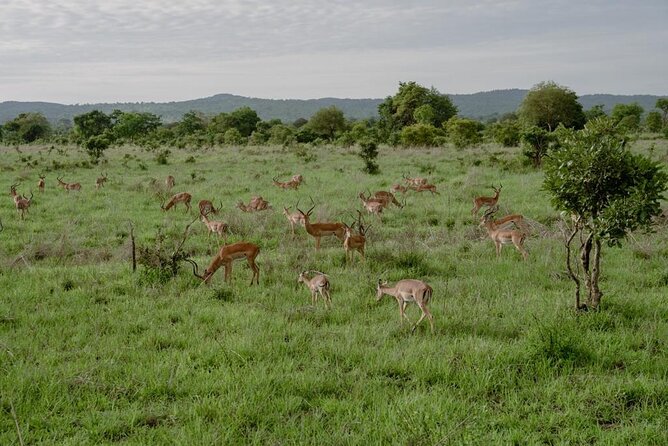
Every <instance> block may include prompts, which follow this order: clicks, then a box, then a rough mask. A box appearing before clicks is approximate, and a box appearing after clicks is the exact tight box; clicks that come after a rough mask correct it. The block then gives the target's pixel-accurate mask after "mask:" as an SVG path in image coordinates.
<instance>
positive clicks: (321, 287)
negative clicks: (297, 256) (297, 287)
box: [297, 271, 332, 308]
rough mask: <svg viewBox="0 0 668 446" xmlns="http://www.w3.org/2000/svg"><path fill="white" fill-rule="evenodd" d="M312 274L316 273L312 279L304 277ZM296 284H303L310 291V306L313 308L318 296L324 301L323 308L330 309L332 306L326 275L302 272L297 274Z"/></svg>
mask: <svg viewBox="0 0 668 446" xmlns="http://www.w3.org/2000/svg"><path fill="white" fill-rule="evenodd" d="M309 272H314V273H316V274H315V275H314V276H313V277H312V278H310V279H309V278H308V277H307V276H306V274H307V273H309ZM297 283H303V284H304V285H306V287H307V288H308V289H309V290H310V291H311V305H313V306H314V307H315V305H316V303H317V302H318V294H320V296H321V297H322V299H323V300H324V301H325V307H327V308H331V306H332V296H331V294H330V288H331V286H330V284H329V279H328V278H327V274H325V273H321V272H319V271H302V272H301V273H299V277H298V278H297Z"/></svg>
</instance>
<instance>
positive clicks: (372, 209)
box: [359, 192, 387, 218]
mask: <svg viewBox="0 0 668 446" xmlns="http://www.w3.org/2000/svg"><path fill="white" fill-rule="evenodd" d="M359 197H360V200H362V206H364V209H366V210H367V212H368V213H370V214H373V215H375V216H377V217H378V218H380V214H382V213H383V209H385V206H386V204H387V202H386V201H385V200H382V199H378V198H374V197H368V198H367V197H365V196H364V192H360V194H359Z"/></svg>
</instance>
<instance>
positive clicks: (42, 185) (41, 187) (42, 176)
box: [37, 175, 46, 192]
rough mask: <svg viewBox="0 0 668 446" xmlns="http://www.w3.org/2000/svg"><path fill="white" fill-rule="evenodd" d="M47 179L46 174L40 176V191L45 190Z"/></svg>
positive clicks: (38, 186)
mask: <svg viewBox="0 0 668 446" xmlns="http://www.w3.org/2000/svg"><path fill="white" fill-rule="evenodd" d="M45 179H46V176H45V175H40V176H39V181H38V182H37V190H39V191H40V192H44V186H45V182H44V180H45Z"/></svg>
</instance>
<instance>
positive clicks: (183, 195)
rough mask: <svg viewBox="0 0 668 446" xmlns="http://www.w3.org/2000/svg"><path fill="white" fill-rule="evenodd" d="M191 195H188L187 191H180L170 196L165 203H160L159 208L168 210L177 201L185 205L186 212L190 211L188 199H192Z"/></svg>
mask: <svg viewBox="0 0 668 446" xmlns="http://www.w3.org/2000/svg"><path fill="white" fill-rule="evenodd" d="M192 197H193V196H192V195H190V194H189V193H188V192H180V193H178V194H176V195H174V196H172V198H170V199H169V201H168V202H167V205H165V201H164V200H163V202H162V203H161V204H160V209H162V210H163V211H168V210H170V209H171V208H172V207H173V206H174V205H176V204H177V203H183V204H185V205H186V213H188V212H190V200H191V199H192Z"/></svg>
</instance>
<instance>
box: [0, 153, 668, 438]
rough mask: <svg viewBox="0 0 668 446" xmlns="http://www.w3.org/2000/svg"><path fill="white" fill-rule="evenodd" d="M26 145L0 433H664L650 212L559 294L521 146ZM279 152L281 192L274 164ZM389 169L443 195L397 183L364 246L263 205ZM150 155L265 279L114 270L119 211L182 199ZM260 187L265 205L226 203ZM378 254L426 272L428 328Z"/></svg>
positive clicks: (143, 224)
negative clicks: (320, 234) (503, 224)
mask: <svg viewBox="0 0 668 446" xmlns="http://www.w3.org/2000/svg"><path fill="white" fill-rule="evenodd" d="M651 143H652V144H654V148H653V149H652V150H651V152H648V149H649V146H650V144H649V143H647V142H645V141H640V142H639V143H638V145H637V150H641V151H643V152H645V153H651V155H652V156H653V157H654V158H655V159H660V160H662V161H664V162H668V158H667V156H668V155H667V154H668V149H667V147H668V144H666V142H665V141H660V140H657V141H651ZM21 152H22V153H17V152H16V151H14V150H13V149H10V148H5V149H0V190H1V191H6V193H7V194H8V193H9V186H10V185H11V184H13V183H18V182H20V183H21V184H20V186H19V188H18V189H19V192H24V193H26V194H29V191H30V189H34V190H35V191H36V182H37V179H38V174H39V173H40V172H46V174H47V189H46V192H45V193H44V194H43V195H42V194H38V193H37V192H35V200H34V204H33V206H32V207H31V210H30V213H29V214H28V217H27V218H26V220H25V221H20V219H19V218H18V216H17V215H16V211H15V210H14V206H13V202H12V200H11V198H10V197H9V195H7V196H6V198H5V199H3V200H0V218H1V219H2V221H3V223H4V226H5V230H4V231H3V232H1V233H0V290H2V293H0V404H1V407H0V444H18V435H17V429H16V423H18V426H19V430H20V432H21V434H22V437H23V441H24V443H25V444H72V445H75V444H76V445H80V444H109V443H114V442H123V443H126V444H138V445H139V444H141V445H145V444H240V443H257V444H304V443H308V444H412V445H417V444H429V445H432V444H461V443H469V444H510V443H515V444H541V443H548V444H582V443H586V444H592V443H600V444H622V445H627V444H665V443H666V442H668V434H667V432H668V422H667V421H666V420H668V379H667V378H668V376H667V375H668V358H667V351H668V349H667V347H668V304H667V301H666V295H668V269H667V267H666V265H667V264H668V235H667V233H666V227H665V226H662V227H658V228H657V232H656V233H654V234H635V235H634V236H633V238H632V239H630V240H628V241H627V242H626V243H625V244H624V246H623V247H622V248H620V249H619V248H606V249H605V251H604V254H603V259H602V271H603V280H602V284H601V285H602V289H603V292H604V293H605V296H604V298H603V310H602V311H601V312H598V313H585V314H579V315H577V314H575V313H574V312H573V311H572V306H573V290H572V285H571V282H570V281H569V280H568V279H567V276H566V275H565V272H564V263H563V262H564V261H563V258H564V252H563V248H562V242H561V241H560V239H559V236H558V231H557V229H556V226H555V222H556V220H557V218H558V213H557V212H556V211H555V210H554V209H552V208H551V206H550V204H549V197H548V196H547V195H546V194H545V193H544V192H543V191H541V190H540V186H541V182H542V174H541V172H540V171H535V170H533V169H531V168H529V167H525V166H524V165H523V164H522V162H521V160H520V155H519V150H518V149H503V148H500V147H497V146H483V147H482V148H477V149H471V150H463V151H455V150H454V149H433V150H401V149H396V150H395V149H387V148H381V150H380V156H379V164H380V168H381V174H380V175H377V176H369V175H366V174H364V173H363V172H361V168H362V161H361V160H360V159H359V158H358V157H357V155H356V154H355V152H354V151H353V150H345V149H336V148H329V147H323V148H316V149H308V150H307V152H308V153H306V154H305V153H304V152H303V151H302V152H293V151H291V150H290V149H281V148H277V147H273V148H264V147H261V148H243V149H230V148H224V149H215V150H208V151H196V152H190V151H172V154H171V155H170V156H169V158H168V164H166V165H165V164H158V162H157V161H156V158H155V153H150V152H146V151H143V150H141V149H136V148H123V149H110V150H109V151H108V152H107V154H108V162H106V163H104V164H103V165H100V166H90V165H88V163H87V162H86V158H85V157H84V155H83V154H82V153H80V152H79V151H77V150H76V149H74V148H71V147H70V148H60V149H59V150H52V151H51V152H50V153H49V152H48V150H47V148H44V147H39V146H34V147H23V148H21ZM306 159H312V160H311V161H308V162H306V161H305V160H306ZM28 164H30V166H28ZM54 166H57V168H54ZM101 172H107V173H108V174H109V181H108V182H107V185H106V186H105V187H104V188H103V189H101V190H100V191H97V192H96V191H95V190H94V187H93V186H94V181H95V178H96V177H97V176H98V175H100V173H101ZM295 173H302V174H303V175H304V177H305V180H306V183H305V184H304V185H303V187H302V188H301V189H300V190H299V191H298V192H295V191H283V190H279V189H277V188H275V187H273V186H272V185H271V178H272V177H273V176H276V175H277V176H279V177H280V178H289V176H291V175H292V174H295ZM402 173H411V174H415V175H418V174H422V175H427V176H428V177H429V178H430V179H432V180H433V181H434V182H435V183H436V184H437V187H438V190H439V191H440V192H441V195H440V196H435V197H432V196H431V195H430V194H427V193H425V194H421V195H417V194H408V195H407V206H406V208H405V209H403V210H398V209H390V210H388V211H387V212H386V213H385V215H384V216H383V221H382V223H381V222H378V221H374V220H375V219H374V218H368V219H367V220H368V222H369V223H371V224H372V228H371V230H370V234H369V241H368V246H367V260H366V262H365V263H356V264H355V265H346V264H345V260H344V252H343V249H342V248H341V246H340V243H339V242H338V241H336V240H335V239H323V243H322V249H321V251H320V252H318V253H316V252H315V251H314V241H313V239H312V238H311V237H309V236H308V235H307V234H306V233H305V232H304V230H303V228H300V229H299V230H298V233H297V235H296V236H295V237H294V238H293V237H292V235H291V234H290V229H289V225H288V224H287V222H286V221H285V219H284V218H283V216H282V215H281V214H280V211H281V209H282V206H289V205H293V206H294V205H295V204H296V202H297V200H298V199H299V200H300V207H302V208H304V207H310V205H309V203H310V201H309V196H310V197H312V198H313V200H314V201H315V202H316V204H317V207H316V210H315V211H314V216H315V217H316V218H315V220H320V219H339V218H341V219H345V220H346V221H350V220H352V217H351V213H354V210H355V209H357V208H359V207H360V201H359V199H357V194H358V193H359V192H360V191H363V190H366V189H367V188H368V189H370V190H372V191H373V190H377V189H381V188H385V189H387V187H389V185H391V184H392V183H393V182H396V181H398V180H400V179H401V175H402ZM168 174H173V175H174V176H175V177H176V181H177V185H176V187H175V189H174V192H180V191H188V192H190V193H192V194H193V197H194V198H193V200H194V202H195V203H193V204H195V205H196V201H198V200H200V199H204V198H207V199H211V200H213V201H214V202H215V203H217V202H218V201H222V203H223V211H222V215H221V216H220V218H221V219H224V220H225V221H227V222H229V223H230V226H231V229H232V233H233V235H232V236H231V237H230V241H237V240H247V241H252V242H254V243H257V244H258V245H259V246H260V247H261V253H260V255H259V257H258V259H257V262H258V265H259V266H260V268H261V273H260V286H259V287H257V286H255V287H248V286H247V284H248V282H249V281H250V277H251V271H250V270H249V268H248V267H247V266H246V265H245V264H243V263H241V262H239V263H237V264H235V267H234V271H233V279H234V280H233V283H232V285H231V286H230V285H227V284H224V283H223V279H222V270H221V271H219V272H218V273H216V275H215V276H214V278H213V282H212V284H211V286H208V287H207V286H203V285H200V284H199V282H198V280H197V279H195V278H194V277H193V276H192V274H190V269H189V268H188V267H187V265H184V266H183V268H182V270H181V271H180V273H179V274H178V276H177V277H175V278H174V279H172V280H168V281H166V282H165V281H160V280H158V279H157V278H156V277H155V276H152V275H151V274H148V273H147V272H146V270H145V269H144V268H143V267H141V266H140V268H139V271H137V272H136V273H134V274H133V273H132V272H131V268H130V261H129V226H128V221H132V222H133V224H134V226H135V234H136V237H137V243H138V245H140V246H154V245H155V237H156V235H157V233H158V231H160V232H161V233H162V234H164V236H165V241H164V242H163V243H164V245H165V246H172V245H174V244H175V243H176V242H177V240H178V239H179V238H180V236H181V234H182V233H183V230H184V228H185V226H186V225H187V224H188V223H189V222H190V221H191V220H192V219H193V218H194V216H195V215H194V213H192V214H190V215H187V214H185V213H184V211H183V208H182V207H180V206H177V208H176V210H175V211H174V210H173V211H170V212H168V213H164V212H162V211H161V210H160V199H159V198H158V196H157V195H156V192H157V191H158V190H159V187H156V186H152V185H151V179H156V180H158V182H159V183H160V184H161V183H162V180H163V179H164V177H166V176H167V175H168ZM56 176H63V177H64V179H65V180H66V181H71V182H74V181H79V182H81V183H82V186H83V190H82V192H81V193H78V194H77V193H69V194H68V193H66V192H64V191H63V190H61V189H57V188H56V187H55V182H56ZM492 184H495V185H498V184H503V191H502V194H501V200H500V204H501V206H502V209H504V210H507V211H509V212H517V213H522V214H524V215H525V216H526V217H527V218H529V219H531V221H532V222H533V223H534V228H536V233H535V234H534V235H533V236H532V237H531V238H530V239H529V240H528V242H527V245H526V246H527V248H528V250H529V253H530V254H529V260H528V261H527V262H526V263H525V262H523V261H522V260H521V256H520V254H519V253H517V252H516V251H515V250H514V249H513V248H508V247H505V248H504V249H503V251H502V255H501V258H499V259H497V258H496V257H495V255H494V246H493V243H492V242H491V241H489V240H487V239H486V238H485V234H484V233H483V232H482V231H481V230H480V229H479V228H478V226H477V222H476V221H474V220H473V219H472V218H471V216H470V209H471V206H472V197H473V196H474V195H480V194H488V193H490V192H491V187H490V186H491V185H492ZM255 194H261V195H262V196H263V197H265V198H266V199H267V200H269V202H270V203H271V204H272V205H273V207H274V211H273V212H271V211H270V212H266V213H259V214H243V213H241V212H240V211H239V210H237V209H235V208H234V204H235V203H236V202H237V201H239V200H243V201H244V202H248V200H249V199H250V197H251V196H252V195H255ZM538 230H541V232H540V235H539V231H538ZM184 247H185V250H186V251H187V252H188V253H190V254H191V255H192V256H193V258H195V259H196V260H197V261H198V263H199V264H200V265H202V264H206V263H208V261H209V260H210V259H211V257H212V256H213V255H214V253H215V252H216V251H217V246H216V242H215V241H214V239H213V238H211V239H207V236H206V231H205V228H204V226H203V225H202V224H200V223H195V224H194V225H193V230H192V233H191V236H190V237H189V239H188V241H187V242H186V244H185V245H184ZM303 269H316V270H320V271H324V272H326V273H327V274H329V276H330V279H331V282H332V285H333V290H332V299H333V305H334V307H333V309H332V310H331V311H326V310H325V309H324V305H323V304H322V302H320V303H319V305H318V306H317V307H316V308H312V307H311V306H310V294H309V292H308V291H307V290H306V288H305V287H304V286H303V285H300V286H299V287H296V280H297V275H298V273H299V271H300V270H303ZM379 277H382V278H387V279H388V280H390V281H394V280H399V279H402V278H419V279H423V280H425V281H427V282H428V283H429V284H430V285H431V286H432V287H433V288H434V297H433V302H432V303H431V305H430V308H431V311H432V313H433V314H434V318H435V326H436V330H435V333H434V334H431V333H430V331H429V325H428V324H427V323H426V322H423V324H422V326H420V327H419V328H418V329H417V330H416V332H415V333H413V334H411V332H410V327H409V326H408V325H404V326H403V327H402V326H401V325H400V323H399V312H398V309H397V305H396V302H395V301H394V300H393V299H391V298H389V297H385V299H383V300H382V301H381V302H379V303H377V302H376V301H375V289H374V286H375V285H374V284H375V282H376V281H377V279H378V278H379ZM408 315H409V317H410V318H411V320H413V321H415V320H416V319H417V317H418V316H419V311H418V309H417V307H416V306H414V305H413V306H411V307H409V309H408ZM12 408H13V409H12Z"/></svg>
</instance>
